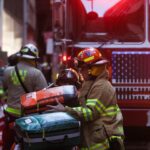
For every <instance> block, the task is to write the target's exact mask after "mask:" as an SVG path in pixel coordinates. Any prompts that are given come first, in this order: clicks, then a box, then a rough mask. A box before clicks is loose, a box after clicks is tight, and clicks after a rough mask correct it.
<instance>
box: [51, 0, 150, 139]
mask: <svg viewBox="0 0 150 150" xmlns="http://www.w3.org/2000/svg"><path fill="white" fill-rule="evenodd" d="M52 17H53V36H54V54H53V55H54V61H53V62H54V63H55V64H58V65H56V66H55V67H54V72H57V71H58V70H59V65H60V63H59V62H60V61H61V62H64V63H65V64H66V65H67V66H68V67H71V66H72V64H73V63H72V60H73V59H72V58H73V57H75V56H76V55H77V54H78V53H79V51H80V50H81V49H83V48H86V47H95V48H98V49H99V50H100V51H101V52H102V53H103V54H104V56H105V57H106V58H107V59H108V60H109V61H110V72H111V82H112V84H113V86H114V88H115V89H116V92H117V99H118V104H119V106H120V108H121V109H122V112H123V117H124V126H125V134H126V137H127V139H138V140H139V139H140V140H143V139H144V140H146V139H147V140H149V139H150V0H52Z"/></svg>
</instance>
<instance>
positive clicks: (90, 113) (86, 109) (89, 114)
mask: <svg viewBox="0 0 150 150" xmlns="http://www.w3.org/2000/svg"><path fill="white" fill-rule="evenodd" d="M84 109H85V111H86V117H87V118H86V121H90V120H92V111H91V110H90V109H89V108H84Z"/></svg>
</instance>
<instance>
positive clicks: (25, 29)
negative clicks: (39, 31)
mask: <svg viewBox="0 0 150 150" xmlns="http://www.w3.org/2000/svg"><path fill="white" fill-rule="evenodd" d="M35 2H36V1H35V0H11V1H10V0H3V13H2V44H1V45H2V50H3V51H7V52H8V56H9V55H11V54H13V53H15V52H17V51H18V50H19V49H20V48H21V46H22V45H23V44H26V43H28V42H34V43H36V42H35V41H36V38H35V28H36V9H35ZM25 3H26V5H25Z"/></svg>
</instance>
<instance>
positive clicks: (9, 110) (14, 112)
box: [5, 107, 21, 116]
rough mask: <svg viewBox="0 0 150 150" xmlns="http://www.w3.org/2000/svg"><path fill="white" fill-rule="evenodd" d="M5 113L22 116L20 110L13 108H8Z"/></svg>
mask: <svg viewBox="0 0 150 150" xmlns="http://www.w3.org/2000/svg"><path fill="white" fill-rule="evenodd" d="M5 111H7V112H8V113H12V114H14V115H18V116H20V115H21V111H20V110H19V109H15V108H12V107H7V108H6V110H5Z"/></svg>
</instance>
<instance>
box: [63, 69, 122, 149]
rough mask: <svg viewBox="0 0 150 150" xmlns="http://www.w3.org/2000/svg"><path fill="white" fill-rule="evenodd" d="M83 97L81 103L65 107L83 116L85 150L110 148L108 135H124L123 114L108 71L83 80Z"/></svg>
mask: <svg viewBox="0 0 150 150" xmlns="http://www.w3.org/2000/svg"><path fill="white" fill-rule="evenodd" d="M79 100H80V101H81V106H80V107H74V108H70V107H68V106H66V107H65V109H66V111H67V112H69V113H71V114H72V115H73V116H74V117H76V118H78V119H79V120H81V130H82V131H81V132H82V137H81V140H82V141H81V147H82V148H81V150H107V149H108V148H109V142H108V137H109V138H113V137H118V138H120V139H122V138H123V136H124V131H123V117H122V113H121V111H120V109H119V107H118V105H117V100H116V93H115V90H114V88H113V87H112V85H111V83H110V82H109V81H108V73H107V71H104V72H103V73H102V74H101V75H100V76H98V77H97V78H96V80H90V81H85V83H83V86H82V89H81V91H80V94H79ZM106 132H107V133H106ZM122 141H123V140H122Z"/></svg>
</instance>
